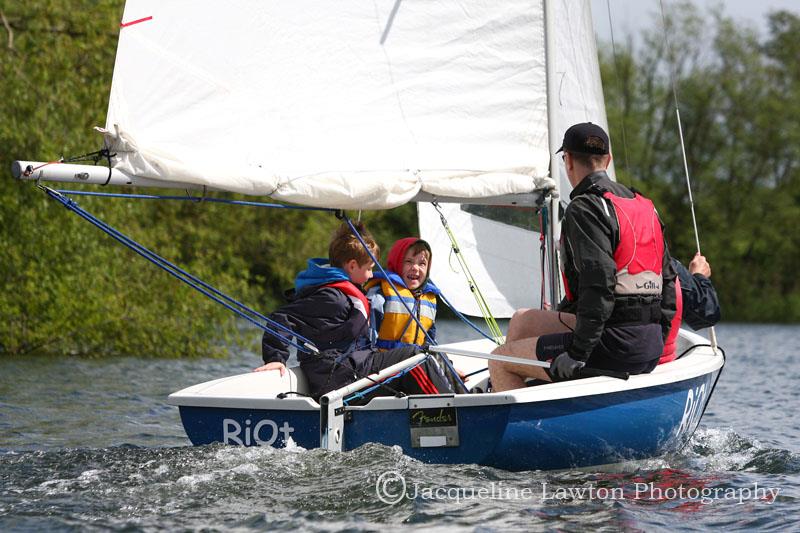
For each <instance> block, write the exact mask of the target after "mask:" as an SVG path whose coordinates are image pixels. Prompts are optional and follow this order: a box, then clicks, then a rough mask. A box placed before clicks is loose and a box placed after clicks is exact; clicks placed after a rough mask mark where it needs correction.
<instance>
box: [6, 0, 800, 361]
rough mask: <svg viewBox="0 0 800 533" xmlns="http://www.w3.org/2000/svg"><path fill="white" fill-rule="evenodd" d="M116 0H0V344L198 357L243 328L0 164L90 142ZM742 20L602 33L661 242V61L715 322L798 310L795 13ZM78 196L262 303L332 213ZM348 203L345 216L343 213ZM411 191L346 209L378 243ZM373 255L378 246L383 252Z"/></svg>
mask: <svg viewBox="0 0 800 533" xmlns="http://www.w3.org/2000/svg"><path fill="white" fill-rule="evenodd" d="M121 15H122V1H121V0H113V1H112V0H101V1H81V2H76V1H72V0H40V1H35V2H0V23H1V24H0V76H1V77H0V79H1V80H2V82H0V169H2V170H1V171H0V176H2V177H0V354H2V355H23V354H43V353H45V354H66V355H89V356H104V355H152V356H184V355H208V354H215V353H222V352H224V350H223V348H224V347H225V346H226V345H228V344H229V343H232V342H237V343H241V344H242V345H245V346H254V345H255V343H256V341H257V337H258V335H257V334H256V333H254V332H253V331H252V330H249V329H247V330H244V331H242V330H240V329H239V326H240V324H239V323H237V321H236V320H234V318H233V317H232V315H231V314H230V313H229V312H228V311H226V310H224V309H223V308H221V307H220V306H218V305H216V304H213V303H211V302H210V301H208V300H207V299H206V298H204V297H202V296H200V295H198V294H197V293H195V292H194V291H193V290H191V289H189V288H187V287H185V286H184V285H182V284H179V283H177V282H176V281H175V280H174V279H172V278H171V277H169V276H168V275H167V274H166V273H163V272H162V271H160V270H157V269H155V268H154V267H153V266H152V265H150V264H149V263H147V262H146V261H144V260H142V259H140V258H138V256H135V255H134V254H133V253H132V252H130V251H128V250H127V249H125V248H123V247H121V246H119V245H118V244H116V243H115V242H114V241H112V240H111V239H110V238H109V237H107V236H105V235H104V234H102V233H100V232H99V230H97V229H95V228H93V227H92V226H90V225H88V224H86V223H85V222H83V221H81V220H80V219H79V218H78V217H76V216H75V215H73V214H71V213H69V212H68V211H67V210H65V209H64V208H63V207H61V206H60V205H58V204H56V203H55V202H53V201H51V200H49V199H48V198H47V197H46V196H45V195H44V194H43V193H42V192H41V191H39V190H38V189H37V188H36V186H35V185H34V184H33V183H30V182H25V183H22V182H18V181H15V180H13V179H11V177H10V173H9V172H8V169H9V168H10V165H11V162H12V161H13V160H15V159H29V160H52V159H56V158H58V157H59V156H61V155H64V156H73V155H77V154H83V153H86V152H90V151H93V150H96V149H98V148H99V147H100V145H101V137H100V135H99V134H97V133H95V132H94V131H93V130H92V128H93V127H94V126H98V125H103V124H104V123H105V112H106V105H107V97H108V90H109V87H110V83H111V74H112V70H113V63H114V55H115V51H116V39H117V34H118V25H119V20H120V19H121ZM769 21H770V32H769V34H768V35H765V36H759V35H757V34H756V33H754V32H753V31H752V30H750V29H747V28H741V27H737V26H735V25H734V24H733V22H732V21H731V20H730V19H729V18H727V17H726V16H725V15H724V14H723V13H706V12H698V11H697V10H695V9H694V8H693V7H692V6H691V4H681V5H678V6H676V7H674V8H673V9H672V12H671V14H669V15H668V34H669V35H670V43H669V44H670V46H669V48H668V47H666V46H665V43H664V38H663V32H662V30H661V26H660V21H657V20H656V21H654V25H653V29H652V30H651V31H649V32H647V33H646V34H645V35H644V36H643V37H642V38H641V39H632V38H631V37H630V36H629V38H628V39H627V41H626V42H625V43H623V44H621V43H617V46H616V55H614V54H612V52H611V47H610V45H609V44H608V43H606V45H604V46H601V47H600V48H601V50H603V52H602V53H601V68H602V73H603V81H604V86H605V95H606V102H607V108H608V114H609V122H610V129H611V136H612V143H613V144H614V152H615V163H616V168H617V172H618V179H620V181H622V182H623V183H626V184H629V183H632V184H633V185H634V186H635V187H637V188H638V189H640V190H641V191H643V192H644V193H645V194H647V195H649V196H650V197H652V198H653V200H654V201H655V202H656V204H657V206H658V207H659V210H660V212H661V214H662V216H663V218H664V220H665V222H666V223H667V226H668V231H669V238H670V242H671V250H672V252H673V255H675V256H676V257H678V258H680V259H681V260H683V261H684V262H688V261H689V260H690V259H691V256H692V255H693V254H694V251H695V244H694V235H693V231H692V224H691V215H690V211H689V201H688V194H687V192H686V184H685V178H684V171H683V161H682V157H681V152H680V142H679V139H678V130H677V126H676V119H675V105H674V102H673V96H672V87H671V81H670V75H669V73H670V72H671V71H672V70H674V72H675V79H676V89H677V94H678V98H679V103H680V109H681V117H682V120H683V127H684V136H685V140H686V150H687V156H688V165H689V169H690V172H691V177H692V184H693V190H694V201H695V206H696V209H697V218H698V224H699V227H700V239H701V245H702V249H703V253H704V254H705V255H707V256H708V257H709V259H710V261H711V262H712V265H713V267H714V274H713V279H714V282H715V285H716V286H717V287H718V290H719V291H720V295H721V299H722V303H723V313H724V319H725V320H745V321H797V320H798V319H800V291H798V281H797V275H796V269H797V266H798V265H800V246H798V244H800V242H799V241H800V232H798V227H800V201H799V200H800V168H799V167H800V153H798V152H800V89H799V88H800V62H798V57H800V39H798V38H797V36H798V35H800V19H798V17H797V16H795V15H792V14H789V13H783V12H779V13H774V14H772V15H771V16H770V19H769ZM79 203H80V204H81V206H83V207H84V208H86V209H88V210H89V211H90V212H92V213H94V214H96V215H97V216H99V217H100V218H102V219H104V220H106V221H108V222H109V223H111V224H112V225H113V226H115V227H117V228H119V229H121V230H123V231H124V232H125V233H127V234H129V235H130V236H132V237H133V238H134V239H136V240H138V241H139V242H141V243H142V244H144V245H145V246H148V247H150V248H152V249H154V250H156V251H157V252H158V253H160V254H161V255H163V256H164V257H166V258H168V259H170V260H173V261H174V262H176V263H177V264H179V265H181V266H183V267H184V268H186V269H187V270H189V271H190V272H192V273H193V274H195V275H197V276H199V277H201V278H202V279H205V280H207V281H208V282H210V283H212V284H213V285H215V286H217V287H219V288H221V289H222V290H223V291H225V292H228V293H229V294H231V295H233V296H234V297H236V298H238V299H240V300H242V301H244V302H246V303H248V304H250V305H252V306H253V307H255V308H257V309H259V310H261V311H269V310H270V309H272V308H273V307H274V306H275V305H276V304H277V303H278V302H279V301H280V298H281V294H282V291H283V289H285V288H286V287H288V286H290V285H291V283H292V280H293V277H294V274H295V272H296V271H297V270H298V269H299V268H301V267H302V266H303V265H304V263H305V259H306V258H307V257H310V256H316V255H324V252H325V250H326V241H327V239H328V237H329V235H330V233H331V232H332V231H333V229H334V228H335V227H336V225H337V223H338V222H337V221H336V219H335V218H334V217H333V216H331V215H329V214H323V213H307V212H298V211H287V210H269V209H257V208H235V207H230V206H224V205H216V204H207V203H206V204H200V203H189V202H144V201H138V202H137V201H128V200H98V199H92V198H81V199H79ZM352 215H355V214H352ZM414 215H415V210H414V206H405V207H403V208H400V209H396V210H392V211H386V212H369V213H364V215H363V218H364V220H365V221H366V222H367V224H368V226H369V227H370V228H371V229H372V231H373V233H374V234H375V236H376V237H377V238H378V240H379V242H381V243H383V244H384V246H388V245H389V244H390V243H391V242H393V240H394V239H395V238H397V237H400V236H404V235H407V234H409V233H413V232H416V221H415V216H414ZM384 251H385V250H384Z"/></svg>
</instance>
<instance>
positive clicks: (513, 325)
mask: <svg viewBox="0 0 800 533" xmlns="http://www.w3.org/2000/svg"><path fill="white" fill-rule="evenodd" d="M574 327H575V315H573V314H570V313H559V312H558V311H546V310H542V309H520V310H518V311H517V312H515V313H514V316H513V317H512V318H511V322H510V323H509V325H508V334H507V335H506V343H505V344H503V345H502V346H498V347H497V348H495V349H494V350H493V351H492V353H495V354H500V355H509V356H512V357H522V358H525V359H536V342H537V341H538V340H539V336H540V335H545V334H548V333H561V332H566V331H571V330H572V329H573V328H574ZM489 375H490V376H491V380H492V390H493V391H494V392H502V391H507V390H513V389H520V388H522V387H524V386H525V380H526V379H527V378H536V379H541V380H544V381H550V376H548V375H547V372H546V371H545V369H544V368H542V367H538V366H531V365H522V364H517V363H507V362H503V361H489Z"/></svg>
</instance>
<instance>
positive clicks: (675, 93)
mask: <svg viewBox="0 0 800 533" xmlns="http://www.w3.org/2000/svg"><path fill="white" fill-rule="evenodd" d="M658 3H659V5H660V6H661V27H662V29H663V30H664V46H665V47H666V48H667V57H669V58H670V59H669V78H670V82H671V84H672V98H673V100H674V102H675V116H676V118H677V119H678V136H679V137H680V140H681V155H682V156H683V170H684V173H685V175H686V189H687V190H688V191H689V208H690V209H691V211H692V225H693V226H694V240H695V244H697V253H698V254H699V253H700V232H699V231H698V230H697V216H696V215H695V211H694V198H693V197H692V182H691V180H690V179H689V162H688V159H687V157H686V145H685V144H684V142H683V125H682V124H681V111H680V108H679V106H678V89H677V85H676V83H675V78H676V73H675V65H674V63H673V61H672V58H671V56H670V51H671V47H670V44H669V36H668V35H667V17H666V15H665V14H664V2H663V0H659V2H658ZM709 329H710V337H711V339H710V340H711V348H712V349H713V350H714V353H716V351H717V334H716V332H715V331H714V326H711V328H709Z"/></svg>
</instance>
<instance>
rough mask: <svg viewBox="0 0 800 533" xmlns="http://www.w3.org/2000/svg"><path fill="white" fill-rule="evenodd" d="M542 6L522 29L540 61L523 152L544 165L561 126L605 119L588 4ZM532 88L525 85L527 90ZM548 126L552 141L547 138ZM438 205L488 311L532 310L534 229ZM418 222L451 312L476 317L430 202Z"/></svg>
mask: <svg viewBox="0 0 800 533" xmlns="http://www.w3.org/2000/svg"><path fill="white" fill-rule="evenodd" d="M546 4H547V5H545V2H537V3H536V8H537V9H538V11H539V13H540V16H538V17H535V18H532V21H533V22H535V25H534V26H533V27H531V29H530V33H535V34H536V35H537V36H539V38H537V39H536V43H535V46H537V51H538V52H539V53H540V54H541V55H542V61H540V62H537V63H535V65H534V64H533V63H532V68H536V69H537V71H536V74H533V73H528V75H529V76H530V78H531V79H533V78H536V79H540V80H542V81H540V82H538V83H536V84H534V86H535V87H536V88H537V89H539V88H541V89H542V91H541V92H536V96H535V97H534V96H530V98H531V100H530V102H529V104H528V105H530V106H531V109H532V110H536V111H535V112H534V115H535V116H536V117H537V118H538V120H541V121H542V122H541V123H540V124H538V125H537V126H536V127H532V128H531V132H532V135H531V136H530V137H529V138H528V142H529V150H530V152H531V153H536V154H546V155H545V156H544V157H546V158H547V163H545V164H547V165H549V164H550V161H551V155H552V154H554V152H555V151H556V150H557V149H558V148H559V146H560V145H561V139H562V138H563V135H564V132H565V131H566V129H567V128H568V127H569V126H571V125H572V124H575V123H578V122H594V123H596V124H599V125H601V126H602V127H603V128H605V129H606V131H607V130H608V124H607V119H606V113H605V104H604V99H603V90H602V85H601V82H600V69H599V65H598V60H597V47H596V44H595V36H594V28H593V26H592V17H591V9H590V5H589V1H588V0H552V1H549V2H546ZM545 7H546V8H547V9H546V13H545V10H544V9H543V8H545ZM532 9H533V7H532ZM548 17H550V19H549V20H548ZM548 86H549V87H550V91H549V94H548V91H547V87H548ZM533 92H534V91H533V88H532V89H531V95H532V94H533ZM548 131H550V132H551V133H550V137H552V138H549V137H548ZM552 160H553V161H554V162H555V163H556V166H555V170H556V172H555V173H554V174H555V176H554V177H555V178H556V180H557V182H558V189H559V193H560V195H561V199H562V201H563V202H566V201H568V199H569V193H570V191H571V189H572V187H571V186H570V184H569V181H568V180H567V177H566V173H565V171H564V165H563V163H562V162H561V159H560V158H558V157H552ZM612 175H613V171H612ZM442 209H443V211H444V212H445V213H446V216H447V218H448V220H449V222H450V225H451V227H452V229H453V231H454V233H455V234H456V236H457V239H458V244H459V247H460V250H461V253H462V254H463V255H464V257H465V260H466V262H467V264H468V266H469V269H470V271H471V273H472V275H473V277H474V278H475V281H476V284H477V285H478V287H479V288H480V290H481V292H482V294H483V296H484V297H485V299H486V301H487V304H488V306H489V309H490V311H491V313H492V314H493V315H494V316H495V317H498V318H499V317H510V316H511V315H512V314H513V312H514V310H515V309H519V308H523V307H540V305H541V288H542V268H541V258H540V254H539V240H540V235H539V233H538V232H537V231H531V230H526V229H523V228H521V227H519V225H513V224H510V223H508V222H501V221H502V220H508V219H509V218H517V219H518V218H519V216H516V217H509V216H508V215H509V211H510V210H511V209H513V208H496V209H495V210H494V211H493V212H491V210H490V213H489V215H487V216H479V215H475V214H472V213H470V212H468V211H467V210H466V209H469V208H466V207H464V206H459V205H457V204H456V205H454V204H450V205H442ZM511 214H512V215H513V213H511ZM530 217H531V219H532V220H531V221H530V222H531V223H533V222H534V220H533V218H534V215H533V214H532V213H531V214H530ZM419 223H420V234H421V236H422V238H424V239H426V240H427V241H429V242H430V243H431V245H432V247H433V249H434V257H435V260H434V261H433V264H432V272H431V278H432V279H433V280H435V282H436V284H437V285H438V286H439V288H441V289H442V291H443V292H444V294H445V295H446V296H447V298H448V299H449V300H450V302H451V303H452V304H453V305H454V306H455V307H456V309H458V310H459V311H461V312H462V313H466V314H469V315H474V316H479V315H480V314H481V312H480V309H479V307H478V305H477V303H476V301H475V298H474V297H473V294H472V292H471V291H470V290H469V286H468V284H467V281H466V279H465V277H464V276H463V275H462V274H461V272H460V269H459V268H458V266H457V263H456V262H455V261H453V260H451V259H450V256H451V252H450V250H451V246H450V241H449V239H448V238H447V235H446V234H445V233H444V230H443V229H442V225H441V223H440V222H439V216H438V214H437V213H436V212H435V210H434V209H433V208H432V207H431V206H426V205H424V204H420V206H419ZM549 303H551V304H553V303H557V302H549Z"/></svg>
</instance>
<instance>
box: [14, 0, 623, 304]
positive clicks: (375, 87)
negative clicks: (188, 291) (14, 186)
mask: <svg viewBox="0 0 800 533" xmlns="http://www.w3.org/2000/svg"><path fill="white" fill-rule="evenodd" d="M583 121H592V122H595V123H598V124H600V125H602V126H603V127H607V124H606V117H605V110H604V105H603V94H602V88H601V85H600V74H599V68H598V63H597V50H596V46H595V40H594V30H593V27H592V23H591V13H590V7H589V1H588V0H539V1H530V0H528V1H526V0H506V1H503V2H488V1H480V0H472V1H456V0H374V1H372V2H363V1H356V0H341V1H335V2H331V1H323V0H295V1H292V2H265V1H258V0H234V1H232V2H226V3H225V4H224V6H223V5H220V4H219V3H217V2H208V1H195V0H192V1H189V0H172V1H169V2H164V1H161V0H137V1H136V2H128V3H127V5H126V7H125V11H124V15H123V20H122V23H121V24H120V38H119V46H118V50H117V57H116V64H115V67H114V77H113V81H112V87H111V95H110V99H109V107H108V116H107V121H106V125H105V128H103V129H102V131H103V133H104V138H105V143H106V145H107V147H108V148H109V151H110V153H113V154H114V157H113V158H112V164H113V169H112V170H110V171H108V174H107V175H106V174H104V173H103V169H102V168H98V167H83V168H79V167H77V166H74V165H52V164H48V163H42V164H37V163H35V162H17V163H16V166H15V169H16V170H15V172H16V173H17V174H19V175H23V174H24V177H26V178H27V179H43V180H48V179H53V180H56V181H75V180H78V181H84V182H87V183H113V184H130V185H142V186H156V187H158V186H163V187H176V186H178V187H186V188H198V187H207V188H209V189H214V190H224V191H232V192H239V193H244V194H249V195H268V196H271V197H273V198H275V199H278V200H282V201H287V202H292V203H298V204H303V205H307V206H315V207H327V208H340V209H358V210H361V209H387V208H391V207H395V206H398V205H402V204H404V203H407V202H410V201H422V200H425V199H427V200H432V199H433V200H439V201H440V202H457V203H449V204H447V203H443V204H442V209H443V211H444V213H445V215H446V216H447V218H448V220H449V221H450V225H451V227H452V228H453V229H454V230H455V231H456V233H457V234H458V238H459V240H460V243H459V244H460V250H461V252H462V253H463V254H464V256H465V258H466V261H467V263H468V264H469V265H470V269H471V271H472V273H473V275H474V277H475V278H476V280H477V282H478V283H477V284H478V286H479V287H480V288H481V289H482V290H483V292H484V295H485V296H486V300H487V301H488V304H489V308H490V309H491V311H492V312H493V313H494V315H495V316H498V317H502V316H510V314H511V313H512V312H513V310H514V309H515V308H519V307H537V306H539V305H540V304H541V298H540V287H541V277H542V272H541V268H540V266H539V265H540V261H541V258H540V257H539V234H538V233H537V230H538V226H536V224H534V222H535V216H534V215H533V214H532V211H531V212H528V213H525V212H524V211H519V208H520V207H522V206H528V207H529V208H530V206H535V205H537V204H540V203H541V200H542V198H543V196H544V192H545V191H551V190H553V187H554V186H555V187H556V190H557V191H560V195H561V201H562V202H563V201H564V200H565V199H566V198H567V196H568V192H569V190H570V187H569V184H568V182H567V180H566V176H565V175H564V171H563V165H562V164H561V161H560V159H558V158H557V157H556V156H555V154H554V152H555V149H556V148H557V147H558V145H559V143H560V141H561V137H562V136H563V132H564V131H565V130H566V128H567V127H568V126H569V125H571V124H572V123H575V122H583ZM23 169H32V170H26V171H25V172H23ZM86 169H88V170H86ZM551 169H554V170H555V172H551ZM551 177H552V179H551ZM469 204H482V205H481V208H482V209H481V210H477V209H475V208H470V207H465V206H467V205H469ZM492 204H496V205H504V206H510V207H506V208H497V209H494V212H492V208H491V205H492ZM419 205H420V209H419V213H420V225H421V232H422V236H423V237H424V238H425V239H427V240H429V241H430V242H431V244H432V245H433V246H434V256H435V258H436V260H435V261H434V262H433V276H432V277H433V278H434V279H435V280H436V282H437V284H439V286H440V287H441V288H442V289H443V291H444V293H445V294H446V295H447V296H448V297H449V299H450V300H451V302H452V303H453V304H454V305H455V307H456V308H457V309H459V310H461V311H462V312H465V313H467V314H473V315H475V314H478V310H477V306H476V305H475V304H474V301H473V300H472V297H471V295H470V294H469V289H468V288H467V286H466V284H465V282H464V281H463V279H462V278H461V277H460V275H458V274H457V273H454V272H453V269H451V268H450V265H451V264H453V263H454V261H448V260H447V257H448V255H449V250H450V244H449V241H448V240H447V239H446V238H445V235H444V233H443V232H442V229H441V225H440V224H439V217H438V214H436V213H435V212H434V211H433V210H432V208H431V207H430V206H429V205H426V204H424V203H420V204H419ZM487 205H489V206H490V207H486V206H487ZM509 209H514V210H515V211H514V212H510V211H509ZM553 211H554V210H553V209H551V211H550V215H551V220H550V222H551V224H550V225H551V226H557V224H558V217H557V216H555V215H554V214H553ZM555 211H557V210H555ZM509 213H510V215H509ZM520 226H521V227H520ZM555 229H556V231H557V228H555ZM556 234H557V233H556ZM546 263H547V264H550V265H551V269H550V270H551V271H552V270H553V269H552V264H554V263H555V261H553V258H552V254H551V255H550V256H549V257H548V258H547V261H546Z"/></svg>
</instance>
